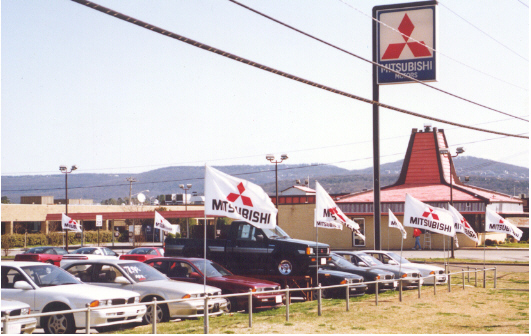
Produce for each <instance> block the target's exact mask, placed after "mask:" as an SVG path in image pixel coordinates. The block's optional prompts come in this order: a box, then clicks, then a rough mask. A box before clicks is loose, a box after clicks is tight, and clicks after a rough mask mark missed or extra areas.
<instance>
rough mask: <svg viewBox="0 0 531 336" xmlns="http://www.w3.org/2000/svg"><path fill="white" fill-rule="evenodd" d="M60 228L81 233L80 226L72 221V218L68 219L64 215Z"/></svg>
mask: <svg viewBox="0 0 531 336" xmlns="http://www.w3.org/2000/svg"><path fill="white" fill-rule="evenodd" d="M61 226H62V227H63V229H66V230H72V231H76V232H82V230H81V225H79V223H78V222H76V221H75V220H73V219H72V218H70V217H68V216H67V215H65V214H63V216H62V218H61Z"/></svg>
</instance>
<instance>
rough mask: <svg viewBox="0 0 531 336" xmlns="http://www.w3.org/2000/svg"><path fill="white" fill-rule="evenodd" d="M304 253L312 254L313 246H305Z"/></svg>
mask: <svg viewBox="0 0 531 336" xmlns="http://www.w3.org/2000/svg"><path fill="white" fill-rule="evenodd" d="M306 254H307V255H310V254H313V248H311V247H307V248H306Z"/></svg>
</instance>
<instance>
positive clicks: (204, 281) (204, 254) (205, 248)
mask: <svg viewBox="0 0 531 336" xmlns="http://www.w3.org/2000/svg"><path fill="white" fill-rule="evenodd" d="M206 167H207V165H206V163H205V174H206ZM205 201H206V197H205ZM206 206H207V205H206V204H205V205H204V211H205V213H204V216H205V223H204V224H205V228H204V231H205V232H204V233H205V246H204V247H203V258H204V259H205V260H204V261H205V267H204V268H203V270H204V271H203V291H204V293H205V296H206V278H207V270H206V268H207V261H206V254H207V229H206V226H207V216H206ZM186 234H187V235H188V237H189V236H190V232H186ZM204 308H205V309H208V307H204Z"/></svg>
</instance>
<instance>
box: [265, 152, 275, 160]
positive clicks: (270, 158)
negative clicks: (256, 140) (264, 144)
mask: <svg viewBox="0 0 531 336" xmlns="http://www.w3.org/2000/svg"><path fill="white" fill-rule="evenodd" d="M274 159H275V156H274V155H273V154H267V155H266V160H269V161H273V160H274Z"/></svg>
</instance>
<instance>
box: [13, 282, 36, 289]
mask: <svg viewBox="0 0 531 336" xmlns="http://www.w3.org/2000/svg"><path fill="white" fill-rule="evenodd" d="M13 288H16V289H24V290H28V289H33V287H32V286H31V285H30V284H29V283H28V282H27V281H17V282H15V285H14V286H13Z"/></svg>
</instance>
